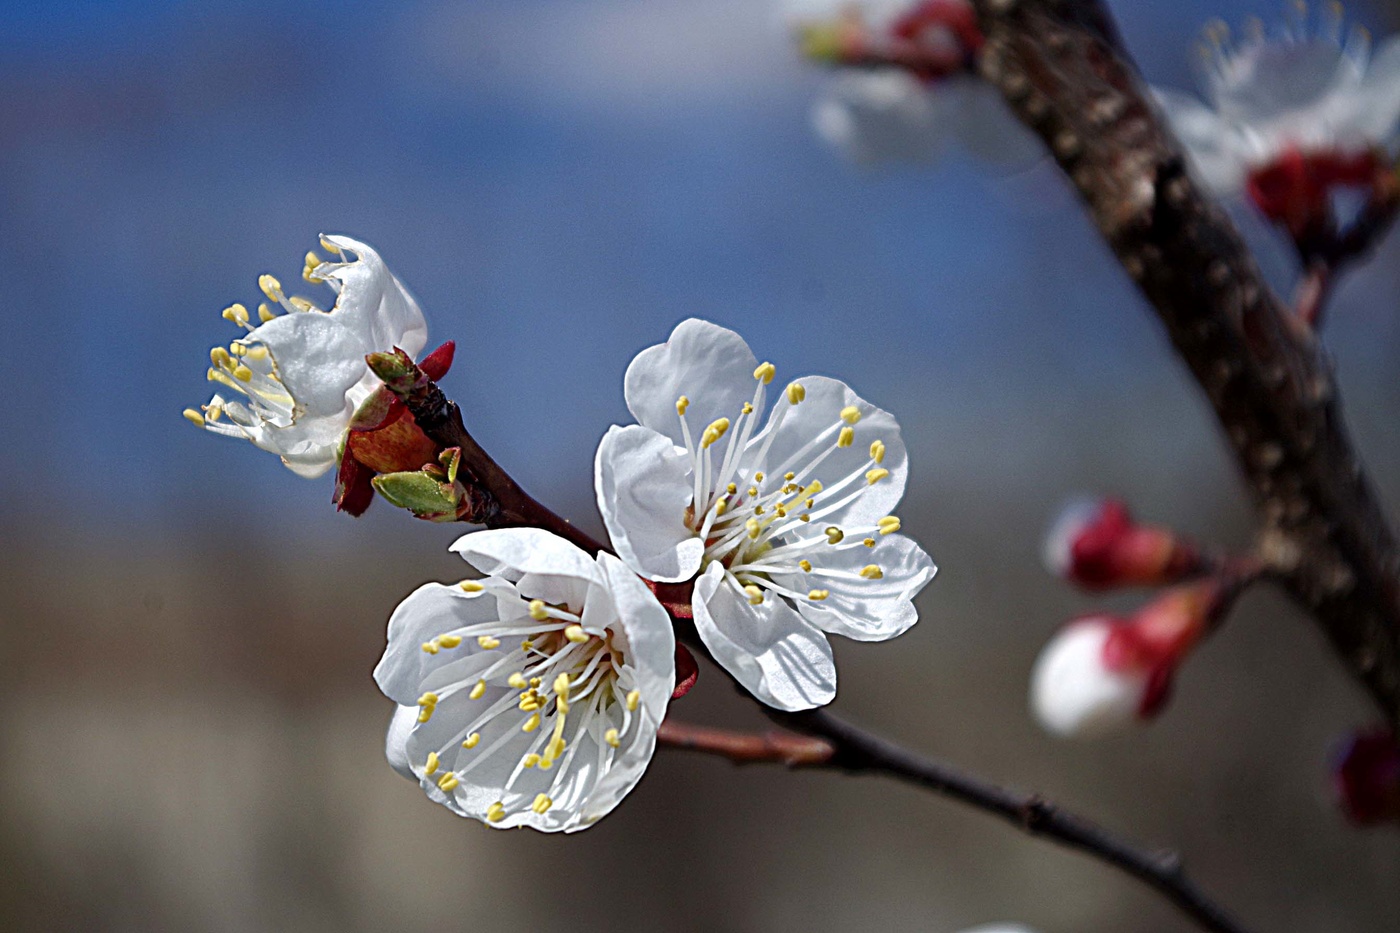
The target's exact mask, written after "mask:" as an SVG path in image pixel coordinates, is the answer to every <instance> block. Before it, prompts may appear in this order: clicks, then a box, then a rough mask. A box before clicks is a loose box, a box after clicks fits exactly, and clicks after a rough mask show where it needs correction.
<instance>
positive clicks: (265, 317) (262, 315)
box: [258, 301, 277, 324]
mask: <svg viewBox="0 0 1400 933" xmlns="http://www.w3.org/2000/svg"><path fill="white" fill-rule="evenodd" d="M276 316H277V312H276V311H274V310H272V309H271V308H269V307H268V306H267V302H265V301H264V302H263V303H262V304H260V305H258V320H259V321H262V322H263V323H264V324H266V323H267V322H268V321H270V320H272V319H273V318H275V317H276Z"/></svg>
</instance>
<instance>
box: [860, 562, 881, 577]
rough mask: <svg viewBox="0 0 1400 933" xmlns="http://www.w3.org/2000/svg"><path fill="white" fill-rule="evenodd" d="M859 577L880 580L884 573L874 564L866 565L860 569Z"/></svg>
mask: <svg viewBox="0 0 1400 933" xmlns="http://www.w3.org/2000/svg"><path fill="white" fill-rule="evenodd" d="M860 575H861V576H862V577H864V578H865V579H867V580H882V579H884V576H885V572H884V571H883V570H881V569H880V568H879V567H877V566H876V565H875V564H866V565H865V566H864V567H862V568H861V569H860Z"/></svg>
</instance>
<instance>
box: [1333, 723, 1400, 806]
mask: <svg viewBox="0 0 1400 933" xmlns="http://www.w3.org/2000/svg"><path fill="white" fill-rule="evenodd" d="M1332 781H1333V786H1334V787H1335V788H1336V792H1337V803H1338V805H1339V806H1340V807H1341V809H1342V812H1343V813H1345V814H1346V817H1347V819H1348V820H1350V821H1351V822H1352V823H1354V824H1355V825H1357V826H1378V825H1380V824H1382V823H1400V743H1397V742H1396V740H1395V735H1394V733H1392V732H1390V731H1389V730H1388V729H1376V730H1372V731H1367V732H1358V733H1355V734H1353V735H1352V736H1351V737H1350V738H1349V739H1348V740H1347V742H1346V744H1345V745H1344V746H1343V747H1342V749H1341V751H1340V754H1339V755H1338V756H1337V762H1336V765H1335V767H1334V769H1333V772H1332Z"/></svg>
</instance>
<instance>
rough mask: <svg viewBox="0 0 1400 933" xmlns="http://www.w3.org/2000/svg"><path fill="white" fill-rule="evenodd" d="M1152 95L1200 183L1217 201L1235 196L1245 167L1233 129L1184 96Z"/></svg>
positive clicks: (1156, 91)
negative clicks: (1179, 141) (1219, 198)
mask: <svg viewBox="0 0 1400 933" xmlns="http://www.w3.org/2000/svg"><path fill="white" fill-rule="evenodd" d="M1152 92H1153V94H1154V95H1155V96H1156V98H1157V104H1158V106H1160V107H1161V109H1162V113H1163V115H1164V116H1166V118H1167V121H1168V122H1169V123H1170V124H1171V127H1172V130H1173V131H1174V132H1175V133H1176V136H1177V138H1178V139H1180V140H1181V144H1182V145H1183V146H1185V147H1186V153H1187V155H1188V156H1189V157H1190V159H1191V167H1192V168H1193V169H1194V170H1195V172H1196V175H1197V176H1198V177H1199V178H1200V180H1201V182H1202V183H1204V184H1205V186H1206V187H1207V188H1209V189H1210V191H1211V192H1212V193H1214V194H1215V195H1216V196H1217V197H1225V196H1228V195H1231V194H1235V193H1237V192H1239V191H1240V190H1241V189H1242V188H1243V187H1244V179H1245V174H1246V165H1245V159H1244V147H1243V145H1242V144H1241V143H1240V141H1239V138H1238V131H1237V130H1236V128H1235V127H1234V126H1233V125H1232V124H1230V123H1228V122H1226V121H1225V120H1223V119H1221V117H1220V116H1219V114H1217V113H1216V112H1215V111H1213V110H1211V109H1209V108H1207V107H1206V106H1205V105H1204V104H1202V103H1201V102H1200V101H1198V100H1196V99H1195V98H1194V97H1191V96H1190V95H1188V94H1182V93H1180V92H1178V91H1172V90H1165V89H1161V88H1153V89H1152Z"/></svg>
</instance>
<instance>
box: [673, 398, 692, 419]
mask: <svg viewBox="0 0 1400 933" xmlns="http://www.w3.org/2000/svg"><path fill="white" fill-rule="evenodd" d="M689 407H690V399H688V398H686V397H685V396H684V395H682V396H681V397H680V398H678V399H676V414H678V415H684V414H685V410H686V409H687V408H689Z"/></svg>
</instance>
